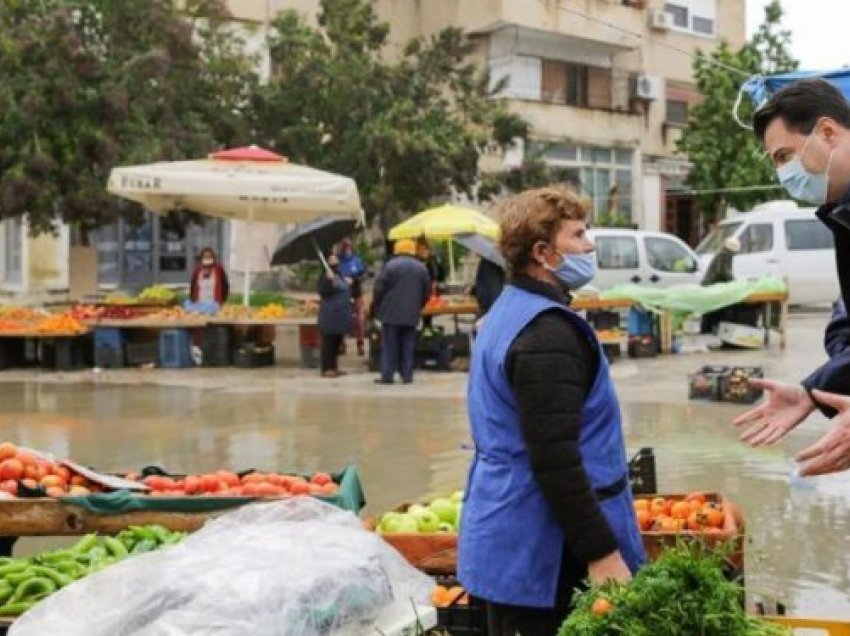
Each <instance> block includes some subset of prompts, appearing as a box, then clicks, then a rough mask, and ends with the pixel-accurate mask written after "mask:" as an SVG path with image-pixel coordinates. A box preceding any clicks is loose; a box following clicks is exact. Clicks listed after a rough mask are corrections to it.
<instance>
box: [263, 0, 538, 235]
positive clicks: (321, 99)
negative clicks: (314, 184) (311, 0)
mask: <svg viewBox="0 0 850 636" xmlns="http://www.w3.org/2000/svg"><path fill="white" fill-rule="evenodd" d="M318 18H319V21H318V22H319V27H318V28H314V27H311V26H309V25H308V24H306V23H305V21H304V20H303V18H302V17H301V16H300V15H298V14H297V13H295V12H284V13H282V14H280V15H279V16H278V17H277V19H276V20H275V21H274V24H273V31H272V36H271V38H270V53H271V61H272V76H271V78H270V81H269V82H268V83H267V84H266V85H264V86H262V87H261V88H260V89H259V90H258V93H257V95H256V98H255V100H254V108H253V120H254V126H255V131H256V135H257V140H258V141H259V143H261V144H263V145H267V146H270V147H273V148H276V149H277V150H278V151H280V152H282V153H283V154H285V155H287V156H288V157H290V158H291V159H293V160H294V161H297V162H303V163H307V164H309V165H313V166H316V167H319V168H324V169H328V170H332V171H335V172H340V173H342V174H346V175H348V176H351V177H353V178H354V179H355V180H356V181H357V185H358V187H359V189H360V195H361V198H362V200H363V206H364V209H365V210H366V213H367V215H368V217H369V218H370V219H374V218H377V219H378V220H379V222H380V224H381V226H382V227H383V228H387V227H388V226H390V225H392V224H393V223H395V222H396V221H397V220H399V219H400V218H402V217H403V216H405V215H407V214H409V213H412V212H417V211H419V210H420V209H421V208H423V207H425V206H427V205H428V204H430V203H432V202H433V201H434V199H436V198H439V197H444V196H446V195H449V194H451V193H453V192H462V193H467V194H471V193H472V192H473V190H474V186H475V184H476V183H477V181H478V179H479V176H480V175H479V170H478V163H479V158H480V156H481V153H482V152H483V150H484V148H485V146H486V145H487V143H488V142H492V141H495V142H496V143H499V144H502V145H504V144H507V143H509V142H510V141H511V140H512V139H513V138H514V137H517V136H520V137H521V136H525V135H526V134H527V132H528V128H527V125H526V124H525V123H524V122H523V121H521V120H520V119H518V118H517V117H515V116H513V115H511V114H509V113H508V112H507V111H506V110H505V109H504V107H503V106H502V105H501V104H500V103H499V102H497V101H495V100H493V99H491V90H490V88H491V87H490V86H489V82H490V80H489V77H488V76H487V73H486V72H484V71H482V70H480V69H479V68H478V67H477V66H476V65H475V64H474V63H473V62H471V61H470V60H469V54H470V53H471V51H472V49H471V45H470V44H469V43H468V42H467V41H466V39H465V38H464V36H463V34H462V32H461V31H460V30H458V29H446V30H444V31H441V32H440V33H438V34H436V35H434V36H433V37H432V38H430V39H428V40H427V41H424V40H413V41H411V42H409V43H407V45H405V46H404V47H403V48H402V49H401V50H400V51H398V54H397V55H396V56H394V59H392V58H390V57H389V55H388V51H393V49H392V48H391V46H392V45H391V44H390V42H389V26H388V25H387V24H386V23H383V22H381V21H379V20H378V18H377V16H376V14H375V12H374V10H373V7H372V3H371V2H369V1H368V0H322V1H321V3H320V12H319V16H318ZM393 52H394V51H393Z"/></svg>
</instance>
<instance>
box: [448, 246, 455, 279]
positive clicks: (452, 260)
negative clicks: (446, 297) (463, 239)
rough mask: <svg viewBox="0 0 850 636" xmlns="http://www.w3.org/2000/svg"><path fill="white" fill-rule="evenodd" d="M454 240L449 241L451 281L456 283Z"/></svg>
mask: <svg viewBox="0 0 850 636" xmlns="http://www.w3.org/2000/svg"><path fill="white" fill-rule="evenodd" d="M454 243H455V242H454V239H449V281H450V282H451V283H455V282H456V281H455V251H454Z"/></svg>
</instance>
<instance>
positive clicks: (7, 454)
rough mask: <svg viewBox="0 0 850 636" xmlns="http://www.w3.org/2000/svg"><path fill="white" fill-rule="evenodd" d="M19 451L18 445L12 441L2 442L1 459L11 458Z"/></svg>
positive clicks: (0, 445)
mask: <svg viewBox="0 0 850 636" xmlns="http://www.w3.org/2000/svg"><path fill="white" fill-rule="evenodd" d="M17 453H18V447H17V446H15V445H14V444H13V443H12V442H3V443H2V444H0V461H2V460H4V459H11V458H12V457H14V456H15V455H16V454H17Z"/></svg>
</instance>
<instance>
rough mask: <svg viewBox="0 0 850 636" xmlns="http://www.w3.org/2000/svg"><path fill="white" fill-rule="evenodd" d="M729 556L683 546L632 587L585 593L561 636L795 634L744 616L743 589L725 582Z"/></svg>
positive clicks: (642, 572)
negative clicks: (614, 635)
mask: <svg viewBox="0 0 850 636" xmlns="http://www.w3.org/2000/svg"><path fill="white" fill-rule="evenodd" d="M724 565H725V555H724V554H723V553H722V552H717V551H715V552H710V551H708V550H705V549H704V546H701V545H700V544H699V542H692V543H690V544H679V545H676V546H675V547H673V548H670V549H668V550H666V551H665V552H663V553H662V554H661V555H660V556H659V558H658V559H657V560H655V561H654V562H652V563H648V564H647V565H645V566H644V567H643V568H641V569H640V570H639V571H638V573H637V574H636V575H635V577H634V579H632V580H631V582H629V583H627V584H622V583H613V582H611V583H606V584H605V585H603V586H599V587H592V588H590V589H589V590H587V591H584V592H580V593H579V594H577V595H576V597H575V610H574V611H573V612H572V613H571V614H570V616H569V617H568V618H567V620H566V621H565V622H564V624H563V625H562V626H561V628H560V630H559V631H558V636H607V635H608V634H628V635H629V636H655V635H657V634H703V635H704V636H729V635H733V634H734V635H736V636H783V635H789V636H790V634H791V633H792V632H790V631H788V630H787V629H786V628H784V627H780V626H778V625H772V624H770V623H767V622H765V621H762V620H760V619H758V618H755V617H753V616H748V615H747V614H746V613H745V612H744V608H743V605H742V603H741V599H742V598H743V594H744V589H743V587H742V586H741V584H740V582H738V581H729V580H727V579H726V578H725V576H724V571H723V570H724Z"/></svg>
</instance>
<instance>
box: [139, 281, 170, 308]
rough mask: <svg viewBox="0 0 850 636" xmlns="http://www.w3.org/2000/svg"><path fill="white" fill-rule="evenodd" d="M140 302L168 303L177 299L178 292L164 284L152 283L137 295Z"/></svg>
mask: <svg viewBox="0 0 850 636" xmlns="http://www.w3.org/2000/svg"><path fill="white" fill-rule="evenodd" d="M136 299H137V300H138V302H140V303H159V304H163V305H168V304H171V303H173V302H175V301H176V300H177V294H176V293H175V292H174V290H172V289H169V288H168V287H164V286H163V285H151V286H150V287H147V288H145V289H143V290H142V291H141V293H140V294H139V295H138V296H136Z"/></svg>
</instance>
